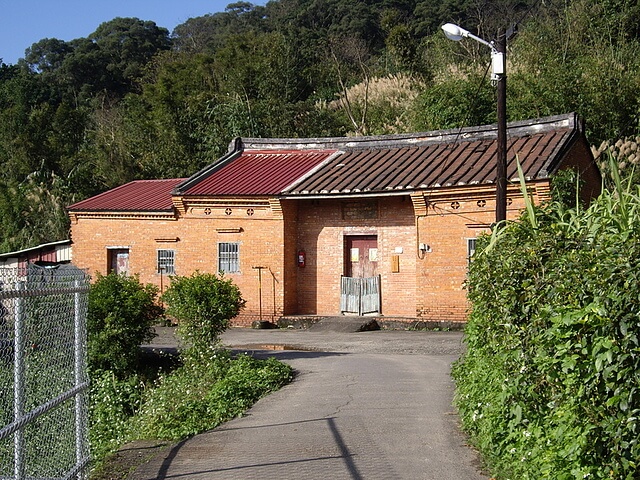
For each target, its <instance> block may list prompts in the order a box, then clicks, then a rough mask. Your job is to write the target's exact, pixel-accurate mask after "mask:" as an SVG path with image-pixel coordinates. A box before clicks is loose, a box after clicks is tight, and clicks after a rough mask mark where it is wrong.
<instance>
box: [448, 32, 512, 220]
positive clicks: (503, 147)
mask: <svg viewBox="0 0 640 480" xmlns="http://www.w3.org/2000/svg"><path fill="white" fill-rule="evenodd" d="M442 30H443V31H444V34H445V35H446V36H447V38H448V39H450V40H453V41H456V42H459V41H460V40H462V39H463V38H471V39H473V40H475V41H477V42H479V43H482V44H483V45H486V46H488V47H489V48H491V65H492V73H491V80H492V81H493V82H494V83H495V85H496V88H497V103H498V139H497V140H498V148H497V155H498V158H497V163H496V224H500V223H501V222H504V221H505V220H506V219H507V62H506V56H507V38H506V35H505V34H504V33H503V32H499V34H498V40H497V42H496V43H495V44H494V42H487V41H486V40H483V39H482V38H480V37H477V36H475V35H473V34H472V33H470V32H469V31H467V30H465V29H464V28H460V27H459V26H457V25H454V24H453V23H447V24H445V25H443V26H442Z"/></svg>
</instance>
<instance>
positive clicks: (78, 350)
mask: <svg viewBox="0 0 640 480" xmlns="http://www.w3.org/2000/svg"><path fill="white" fill-rule="evenodd" d="M80 285H81V283H80V281H79V280H76V281H75V287H76V293H75V294H74V296H73V297H74V355H75V387H76V388H79V387H80V385H82V383H83V380H84V378H83V372H84V368H85V355H84V348H83V347H84V344H85V338H84V336H85V335H84V328H83V324H84V323H83V316H82V309H81V303H80V302H81V300H82V297H81V295H80ZM83 400H84V398H83V394H82V393H78V394H77V395H76V397H75V403H76V405H75V406H76V419H75V420H76V465H82V464H83V462H84V441H85V438H84V437H85V435H84V413H83ZM77 478H78V480H81V479H82V478H83V474H82V471H79V472H78V476H77Z"/></svg>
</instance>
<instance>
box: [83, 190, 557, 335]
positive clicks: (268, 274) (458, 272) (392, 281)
mask: <svg viewBox="0 0 640 480" xmlns="http://www.w3.org/2000/svg"><path fill="white" fill-rule="evenodd" d="M547 193H548V182H546V181H543V182H537V183H536V184H535V185H533V186H532V194H533V195H534V197H535V200H536V201H540V200H541V199H542V198H544V197H545V196H546V195H547ZM508 196H509V199H510V201H511V204H510V206H509V210H508V216H509V218H514V217H515V216H517V215H519V212H520V211H521V209H522V208H523V207H524V202H523V200H522V198H521V195H520V193H519V189H518V187H517V186H512V187H511V188H510V189H509V193H508ZM421 198H422V199H423V200H424V203H423V204H421V203H420V201H419V200H415V198H414V201H416V204H415V205H414V201H412V198H411V197H410V196H409V195H400V196H393V197H392V196H389V197H378V198H377V199H373V200H372V199H369V200H367V199H360V200H358V201H357V202H356V203H357V204H363V205H365V207H363V208H362V209H359V207H358V208H350V207H349V208H347V207H345V205H347V206H348V205H353V202H354V201H352V200H340V199H320V200H275V199H271V200H270V201H269V199H241V198H239V199H225V200H224V201H222V200H221V199H217V201H218V202H219V203H216V202H215V201H214V200H213V199H209V200H206V199H200V200H199V203H197V202H196V203H194V204H193V205H187V206H186V207H185V208H183V209H181V213H180V214H177V215H176V217H173V216H165V217H164V218H160V217H158V218H148V217H145V214H143V213H141V214H139V215H138V216H136V215H130V217H128V218H127V217H123V216H117V215H111V216H102V217H93V216H92V215H93V214H84V215H83V214H81V213H79V214H77V215H72V239H73V241H74V246H73V258H74V263H75V264H76V265H77V266H79V267H81V268H85V269H87V270H88V271H89V272H90V273H93V272H95V271H98V272H100V273H102V274H105V273H106V272H107V249H108V248H109V247H125V248H129V251H130V258H129V265H130V272H131V273H135V274H139V275H140V280H141V281H142V282H144V283H147V282H150V283H154V284H156V285H158V286H160V285H161V283H162V286H163V287H164V288H166V285H167V284H168V281H169V280H168V278H167V277H166V276H162V277H161V275H160V274H158V273H157V272H156V255H157V254H156V252H157V250H158V249H173V250H175V252H176V260H175V262H176V273H177V274H178V275H190V274H191V273H193V272H194V271H195V270H199V271H201V272H211V273H213V272H216V271H217V265H218V263H217V262H218V252H217V244H218V242H238V243H239V244H240V270H241V271H240V272H239V273H234V274H228V277H229V278H231V279H232V280H233V281H234V282H235V283H236V284H237V285H238V286H239V288H240V289H241V291H242V295H243V297H244V298H245V299H246V300H247V305H246V308H245V310H244V311H243V313H242V314H241V316H240V317H239V318H238V319H237V320H236V323H238V324H241V325H248V324H250V323H251V322H252V321H254V320H258V319H259V318H262V319H263V320H269V321H275V320H277V319H278V318H279V317H280V316H282V315H294V314H298V315H337V314H339V313H340V277H341V275H343V274H344V273H345V237H347V236H350V235H376V236H377V240H378V258H379V260H378V273H379V274H380V275H381V280H382V284H381V291H382V314H383V315H384V316H387V317H397V318H403V317H406V318H408V319H412V318H413V319H415V318H416V317H420V318H422V319H425V320H431V321H464V320H465V319H466V316H467V307H468V306H467V300H466V292H465V290H464V282H465V280H466V274H467V267H468V259H467V239H468V238H474V237H476V236H478V235H480V234H482V233H484V232H487V231H488V226H489V225H490V224H491V223H493V222H494V220H495V200H494V198H495V194H494V192H492V191H491V189H490V188H488V187H484V188H478V187H473V186H470V187H468V188H466V189H465V188H460V187H458V188H455V189H442V188H440V189H437V190H435V191H434V192H425V193H424V194H423V197H421ZM207 202H208V203H207ZM234 202H235V203H234ZM358 202H359V203H358ZM425 205H426V207H425ZM345 212H350V213H348V214H347V213H345ZM360 213H363V215H362V217H359V215H360ZM420 243H424V244H426V245H428V246H429V248H430V251H428V252H426V253H423V252H421V251H420V250H419V244H420ZM299 250H304V251H305V253H306V265H305V267H304V268H300V267H298V266H297V264H296V254H297V252H298V251H299ZM394 256H397V257H398V259H399V269H398V271H397V272H394V271H393V269H392V264H393V263H392V259H393V257H394ZM257 266H262V267H265V268H264V269H263V270H262V271H261V272H262V274H261V275H262V283H261V285H260V283H259V273H258V270H257V269H255V268H254V267H257ZM260 307H261V308H260Z"/></svg>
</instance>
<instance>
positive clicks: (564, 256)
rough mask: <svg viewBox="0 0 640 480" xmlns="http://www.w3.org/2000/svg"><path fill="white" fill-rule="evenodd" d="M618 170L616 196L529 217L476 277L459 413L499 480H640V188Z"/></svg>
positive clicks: (483, 260) (458, 371)
mask: <svg viewBox="0 0 640 480" xmlns="http://www.w3.org/2000/svg"><path fill="white" fill-rule="evenodd" d="M612 170H613V172H614V180H617V181H614V183H616V190H615V193H610V192H609V191H605V192H604V193H603V194H602V196H601V197H600V198H599V199H598V200H597V201H596V202H595V203H593V204H592V205H591V206H590V207H589V208H588V209H586V210H583V209H580V208H566V206H564V205H563V204H562V203H560V202H557V203H552V204H549V205H545V206H543V207H541V208H536V209H533V210H531V213H532V215H531V216H526V217H523V218H522V219H521V221H519V222H514V223H510V224H509V225H508V226H507V227H506V228H505V229H504V230H502V231H500V232H499V233H497V234H496V235H494V236H493V237H492V238H486V239H485V242H486V244H487V245H485V249H484V250H483V251H482V253H480V254H477V255H476V256H475V257H474V260H473V262H472V265H471V267H470V272H469V285H468V287H469V298H470V300H471V302H472V313H471V317H470V319H469V323H468V325H467V329H466V341H467V344H468V351H467V352H466V354H465V355H464V356H463V357H462V359H461V360H460V361H459V363H458V364H457V365H456V366H455V368H454V377H455V379H456V382H457V387H458V390H457V404H458V406H459V409H460V412H461V415H462V419H463V423H464V426H465V428H466V429H467V431H468V432H469V433H470V434H471V437H472V439H473V441H474V443H475V444H476V445H477V447H478V448H479V449H480V451H481V452H482V453H483V455H484V457H485V459H486V460H487V462H488V464H489V465H490V467H491V469H492V470H493V471H494V472H495V473H496V474H497V475H496V476H497V478H502V479H507V478H518V479H539V478H554V479H574V478H576V479H582V478H590V479H605V478H607V479H608V478H619V479H629V480H631V479H634V478H637V472H638V469H640V465H639V464H638V459H639V458H640V444H639V443H638V438H640V420H639V414H640V390H639V389H638V385H640V340H639V339H640V324H639V323H638V315H639V314H640V300H639V297H638V291H639V290H640V276H639V272H640V186H638V185H628V186H627V187H626V188H624V187H623V186H622V185H621V183H620V182H619V180H618V179H617V176H616V175H615V172H616V169H615V166H614V168H613V169H612ZM568 197H569V196H565V198H568Z"/></svg>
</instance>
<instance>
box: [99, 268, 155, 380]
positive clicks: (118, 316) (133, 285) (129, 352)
mask: <svg viewBox="0 0 640 480" xmlns="http://www.w3.org/2000/svg"><path fill="white" fill-rule="evenodd" d="M157 296H158V288H157V287H156V286H155V285H152V284H147V285H143V284H141V283H140V280H139V279H138V277H137V276H126V275H118V274H116V273H110V274H109V275H101V274H100V273H98V274H97V278H96V281H95V283H94V284H93V285H92V286H91V290H90V291H89V307H88V311H87V333H88V362H89V367H90V369H91V370H94V371H95V370H109V371H110V372H113V373H114V374H115V375H117V376H118V377H121V378H124V377H126V376H129V375H131V374H132V373H135V372H137V371H138V362H139V359H140V345H142V344H143V343H147V342H149V341H150V340H151V339H152V338H153V337H154V335H155V333H154V331H153V325H154V324H155V323H157V322H158V319H159V318H160V316H161V315H162V313H163V309H162V307H160V306H159V305H158V304H157Z"/></svg>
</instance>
